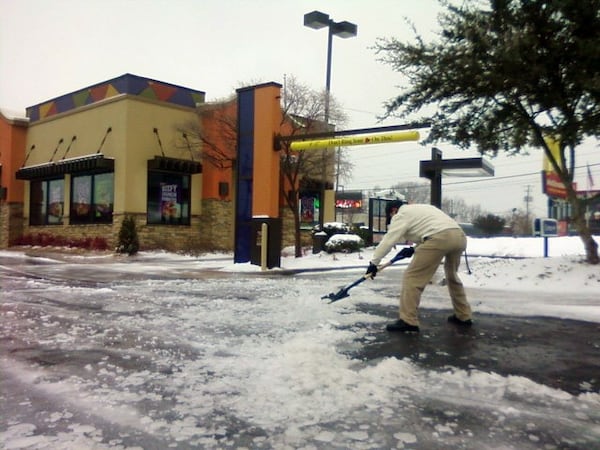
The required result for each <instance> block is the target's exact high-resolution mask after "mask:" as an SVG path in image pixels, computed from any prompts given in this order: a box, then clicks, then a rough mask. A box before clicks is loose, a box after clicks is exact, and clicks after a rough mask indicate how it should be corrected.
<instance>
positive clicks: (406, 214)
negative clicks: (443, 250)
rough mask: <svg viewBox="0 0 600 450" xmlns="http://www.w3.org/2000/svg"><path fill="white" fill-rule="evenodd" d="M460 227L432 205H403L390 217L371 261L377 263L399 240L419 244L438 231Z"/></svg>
mask: <svg viewBox="0 0 600 450" xmlns="http://www.w3.org/2000/svg"><path fill="white" fill-rule="evenodd" d="M451 228H458V229H460V225H459V224H458V223H456V221H455V220H454V219H453V218H451V217H450V216H448V215H447V214H445V213H444V212H442V210H440V209H438V208H436V207H435V206H432V205H420V204H415V205H403V206H401V207H400V209H399V210H398V213H397V214H396V215H395V216H394V217H392V221H391V222H390V225H389V227H388V230H387V233H386V234H385V236H384V237H383V239H382V240H381V242H380V243H379V245H378V246H377V248H376V249H375V252H374V253H373V259H372V260H371V262H372V263H373V264H375V265H378V264H379V263H380V262H381V260H382V259H383V258H384V257H385V255H387V254H388V253H389V252H390V250H391V249H392V247H393V246H394V245H396V244H398V243H399V242H406V241H410V242H414V243H415V244H420V243H421V242H423V241H424V240H425V238H428V237H430V236H432V235H434V234H436V233H439V232H440V231H444V230H448V229H451Z"/></svg>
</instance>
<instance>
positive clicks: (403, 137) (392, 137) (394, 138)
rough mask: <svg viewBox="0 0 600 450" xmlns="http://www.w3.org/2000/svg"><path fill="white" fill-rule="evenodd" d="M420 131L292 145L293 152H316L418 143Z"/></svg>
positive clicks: (300, 142) (319, 140)
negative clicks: (361, 146) (393, 143)
mask: <svg viewBox="0 0 600 450" xmlns="http://www.w3.org/2000/svg"><path fill="white" fill-rule="evenodd" d="M418 140H419V132H418V131H400V132H396V133H382V134H368V135H362V136H348V137H340V138H331V139H318V140H315V141H294V142H292V143H291V144H290V149H291V150H316V149H320V148H328V147H347V146H350V145H366V144H388V143H390V142H406V141H418Z"/></svg>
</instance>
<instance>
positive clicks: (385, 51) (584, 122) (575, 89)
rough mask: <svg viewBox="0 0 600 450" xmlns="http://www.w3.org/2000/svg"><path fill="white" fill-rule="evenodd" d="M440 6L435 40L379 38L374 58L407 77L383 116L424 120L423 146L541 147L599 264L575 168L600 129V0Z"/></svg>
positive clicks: (590, 257) (514, 150)
mask: <svg viewBox="0 0 600 450" xmlns="http://www.w3.org/2000/svg"><path fill="white" fill-rule="evenodd" d="M444 4H445V6H446V11H445V12H444V13H443V14H442V15H441V16H440V19H439V20H440V25H441V27H442V31H441V32H440V33H439V35H438V36H439V37H438V39H437V40H435V41H434V42H432V43H426V42H425V41H424V40H423V39H422V38H421V37H420V36H417V40H416V43H414V44H413V43H404V42H401V41H399V40H398V39H394V38H388V39H380V40H378V42H377V44H376V51H377V53H378V54H379V55H380V57H381V60H382V61H383V62H385V63H388V64H390V65H391V66H392V67H393V68H394V70H396V71H398V72H400V73H401V74H402V75H403V76H405V77H407V79H408V84H409V87H407V88H406V89H404V90H403V91H402V92H401V93H400V95H398V96H397V97H395V98H394V99H392V100H390V101H389V102H388V104H387V116H391V115H398V116H400V117H409V116H410V119H411V120H414V119H415V118H416V119H417V120H424V121H428V122H430V123H431V131H430V134H429V136H428V139H427V142H428V143H431V142H438V141H447V142H450V143H452V144H455V145H458V146H460V147H463V148H469V147H470V146H471V145H476V146H477V147H478V149H479V151H480V152H481V153H485V154H488V155H492V156H493V155H496V154H497V153H498V152H500V151H502V152H507V153H509V154H518V153H520V152H522V151H527V149H528V148H532V147H533V148H538V149H542V150H543V152H544V154H545V156H546V157H547V158H548V160H549V161H550V163H551V165H552V167H553V169H554V171H555V172H556V174H557V175H558V176H559V177H560V180H561V182H562V183H563V184H564V186H565V189H566V193H567V200H568V202H569V203H570V204H571V208H572V216H571V222H572V224H573V225H574V226H575V228H576V229H577V230H578V232H579V235H580V237H581V239H582V241H583V243H584V246H585V249H586V255H587V261H588V262H589V263H592V264H598V263H599V262H600V259H599V258H598V245H597V244H596V242H595V241H594V239H593V238H592V235H591V232H590V229H589V227H588V225H587V223H586V220H585V208H586V203H587V202H589V201H593V199H584V198H579V197H578V196H577V192H576V191H575V188H574V186H573V175H574V171H575V163H574V161H575V150H576V148H577V147H578V146H579V145H580V144H581V143H582V142H583V140H584V139H585V138H587V137H595V138H597V137H598V136H599V135H600V64H599V61H600V0H485V1H484V0H482V1H477V2H462V3H461V6H455V5H452V4H450V2H444ZM431 107H434V108H431ZM423 111H427V112H426V113H423ZM432 111H433V112H432ZM420 114H422V115H423V116H424V117H415V116H416V115H420ZM552 140H554V141H555V142H558V145H559V152H558V156H556V157H555V155H554V154H553V153H552V151H551V146H552V144H551V141H552Z"/></svg>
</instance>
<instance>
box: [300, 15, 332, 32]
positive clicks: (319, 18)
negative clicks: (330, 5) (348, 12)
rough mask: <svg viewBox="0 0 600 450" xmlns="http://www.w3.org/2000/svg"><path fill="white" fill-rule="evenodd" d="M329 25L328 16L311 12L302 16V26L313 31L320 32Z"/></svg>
mask: <svg viewBox="0 0 600 450" xmlns="http://www.w3.org/2000/svg"><path fill="white" fill-rule="evenodd" d="M328 25H329V14H325V13H322V12H321V11H313V12H309V13H306V14H304V26H305V27H308V28H312V29H313V30H320V29H321V28H325V27H326V26H328Z"/></svg>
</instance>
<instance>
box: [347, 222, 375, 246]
mask: <svg viewBox="0 0 600 450" xmlns="http://www.w3.org/2000/svg"><path fill="white" fill-rule="evenodd" d="M350 233H352V234H356V235H357V236H358V237H360V238H361V239H362V240H363V241H364V243H365V245H373V234H372V233H371V232H370V231H369V227H364V226H362V227H361V226H356V225H354V226H352V229H351V230H350Z"/></svg>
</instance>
